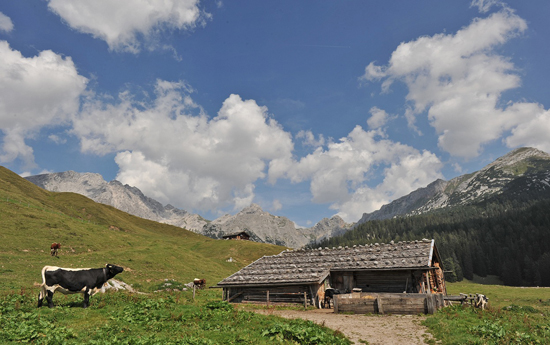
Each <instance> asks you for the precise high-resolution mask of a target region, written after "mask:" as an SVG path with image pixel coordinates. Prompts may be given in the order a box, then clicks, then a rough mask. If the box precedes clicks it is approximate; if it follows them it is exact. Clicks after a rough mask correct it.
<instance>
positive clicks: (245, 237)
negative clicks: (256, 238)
mask: <svg viewBox="0 0 550 345" xmlns="http://www.w3.org/2000/svg"><path fill="white" fill-rule="evenodd" d="M222 238H223V239H224V240H250V235H249V234H247V233H246V231H239V232H235V233H232V234H228V235H225V236H223V237H222Z"/></svg>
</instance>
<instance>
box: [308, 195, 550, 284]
mask: <svg viewBox="0 0 550 345" xmlns="http://www.w3.org/2000/svg"><path fill="white" fill-rule="evenodd" d="M422 238H428V239H435V243H436V246H437V247H438V249H439V252H440V254H441V257H442V260H443V264H444V269H445V277H446V280H447V281H450V282H453V281H460V280H462V279H463V278H466V279H472V278H473V275H474V274H477V275H479V276H481V277H485V276H487V275H497V276H498V277H499V278H500V279H501V280H502V281H503V282H504V284H506V285H511V286H550V200H548V199H546V200H538V201H533V200H531V201H525V200H519V199H511V198H495V199H492V200H491V201H487V202H484V203H480V204H477V205H471V206H460V207H452V208H447V209H442V210H439V211H435V212H431V213H428V214H424V215H419V216H411V217H399V218H394V219H388V220H381V221H369V222H366V223H363V224H361V225H359V226H357V227H356V228H354V229H353V230H351V231H348V232H346V233H345V234H343V235H342V236H338V237H333V238H330V239H327V240H324V241H322V242H320V243H318V244H316V245H315V246H314V247H335V246H336V247H337V246H352V245H355V244H370V243H376V242H379V243H388V242H390V241H392V240H393V241H395V242H397V241H411V240H419V239H422Z"/></svg>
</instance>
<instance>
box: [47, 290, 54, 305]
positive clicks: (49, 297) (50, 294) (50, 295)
mask: <svg viewBox="0 0 550 345" xmlns="http://www.w3.org/2000/svg"><path fill="white" fill-rule="evenodd" d="M46 300H47V301H48V308H53V291H50V290H48V291H47V292H46Z"/></svg>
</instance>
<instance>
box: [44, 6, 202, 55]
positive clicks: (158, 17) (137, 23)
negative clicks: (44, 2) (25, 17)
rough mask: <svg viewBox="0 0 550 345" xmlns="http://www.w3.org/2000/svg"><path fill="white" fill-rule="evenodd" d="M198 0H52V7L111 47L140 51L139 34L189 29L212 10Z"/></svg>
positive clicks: (149, 36)
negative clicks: (206, 8)
mask: <svg viewBox="0 0 550 345" xmlns="http://www.w3.org/2000/svg"><path fill="white" fill-rule="evenodd" d="M198 5H199V0H125V1H111V0H94V1H88V0H49V3H48V7H49V8H50V10H52V11H53V12H55V13H56V14H57V15H59V16H60V17H61V18H63V20H64V21H65V22H66V23H67V24H68V25H69V26H70V27H72V28H73V29H76V30H78V31H80V32H83V33H87V34H91V35H92V36H94V37H95V38H99V39H101V40H104V41H105V42H107V44H108V45H109V48H110V49H112V50H118V51H128V52H133V53H137V52H138V51H139V50H140V47H141V43H140V38H141V37H143V38H145V40H146V41H148V43H149V44H152V46H154V45H155V44H154V42H153V41H154V40H151V38H152V37H154V36H155V35H156V34H158V33H159V32H160V31H162V30H163V29H165V28H167V29H172V30H173V29H177V30H190V29H193V28H195V27H196V26H197V25H204V23H205V20H206V19H207V18H209V17H210V15H209V14H206V13H204V12H201V10H200V8H199V6H198Z"/></svg>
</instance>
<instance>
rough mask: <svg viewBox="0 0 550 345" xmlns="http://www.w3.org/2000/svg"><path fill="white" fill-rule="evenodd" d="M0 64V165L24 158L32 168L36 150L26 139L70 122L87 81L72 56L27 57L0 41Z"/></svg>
mask: <svg viewBox="0 0 550 345" xmlns="http://www.w3.org/2000/svg"><path fill="white" fill-rule="evenodd" d="M0 61H2V63H1V64H0V128H1V130H2V132H3V133H4V141H3V143H2V146H1V148H0V162H11V161H14V160H15V159H21V160H22V161H23V162H24V165H25V166H26V167H27V168H32V167H34V166H35V164H34V155H33V149H32V148H31V147H29V146H28V145H27V144H26V143H25V139H28V138H32V137H33V136H34V135H35V134H36V133H37V131H39V130H40V129H41V128H43V127H45V126H54V125H60V124H64V123H67V121H68V119H69V117H70V116H71V115H72V114H74V113H76V112H77V111H78V108H79V103H80V96H81V95H82V93H83V92H84V91H85V89H86V84H87V82H88V80H87V79H86V78H85V77H83V76H81V75H79V74H78V71H77V70H76V67H75V66H74V64H73V61H72V60H71V58H70V57H65V58H64V57H62V56H60V55H58V54H55V53H54V52H52V51H50V50H45V51H42V52H40V53H39V54H38V55H37V56H34V57H29V58H27V57H24V56H22V55H21V53H20V52H19V51H16V50H12V49H11V48H10V46H9V44H8V43H7V42H5V41H0Z"/></svg>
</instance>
